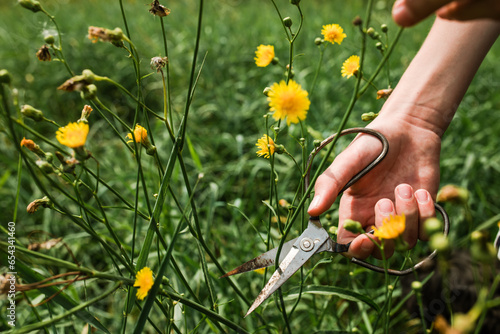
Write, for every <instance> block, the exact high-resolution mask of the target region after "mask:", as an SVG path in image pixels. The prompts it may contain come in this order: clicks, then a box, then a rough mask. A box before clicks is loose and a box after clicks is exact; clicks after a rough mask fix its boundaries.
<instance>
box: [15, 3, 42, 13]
mask: <svg viewBox="0 0 500 334" xmlns="http://www.w3.org/2000/svg"><path fill="white" fill-rule="evenodd" d="M19 4H20V5H21V7H24V8H26V9H29V10H31V11H32V12H33V13H36V12H39V11H40V10H42V6H41V5H40V2H38V1H36V0H19Z"/></svg>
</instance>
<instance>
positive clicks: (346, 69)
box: [341, 56, 359, 79]
mask: <svg viewBox="0 0 500 334" xmlns="http://www.w3.org/2000/svg"><path fill="white" fill-rule="evenodd" d="M358 71H359V57H358V56H350V57H349V58H348V59H347V60H346V61H344V64H342V70H341V73H342V76H343V77H347V79H349V78H350V77H352V76H353V75H356V74H358Z"/></svg>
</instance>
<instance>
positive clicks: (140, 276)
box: [134, 267, 154, 300]
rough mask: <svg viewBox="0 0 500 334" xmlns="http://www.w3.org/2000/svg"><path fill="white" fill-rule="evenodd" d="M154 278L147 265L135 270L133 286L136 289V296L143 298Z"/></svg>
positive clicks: (151, 285)
mask: <svg viewBox="0 0 500 334" xmlns="http://www.w3.org/2000/svg"><path fill="white" fill-rule="evenodd" d="M153 284H154V279H153V272H152V271H151V269H149V268H148V267H144V268H142V269H141V270H139V271H138V272H137V275H135V282H134V287H138V288H139V289H137V298H138V299H139V300H143V299H144V298H145V297H146V296H147V295H148V292H149V290H151V287H153Z"/></svg>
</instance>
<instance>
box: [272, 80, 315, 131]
mask: <svg viewBox="0 0 500 334" xmlns="http://www.w3.org/2000/svg"><path fill="white" fill-rule="evenodd" d="M307 96H308V93H307V91H305V90H304V89H302V87H301V86H300V85H299V84H298V83H296V82H295V81H293V80H290V81H289V82H288V84H286V82H285V81H283V80H282V81H281V82H280V83H274V84H273V85H272V86H271V91H270V92H269V93H268V97H267V100H268V101H269V107H270V111H272V112H274V113H273V118H274V119H275V120H283V119H285V118H286V123H287V124H288V125H290V123H298V122H299V120H301V121H303V120H304V119H306V115H307V110H309V105H310V104H311V101H309V98H308V97H307Z"/></svg>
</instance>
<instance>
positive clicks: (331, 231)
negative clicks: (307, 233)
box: [328, 226, 338, 235]
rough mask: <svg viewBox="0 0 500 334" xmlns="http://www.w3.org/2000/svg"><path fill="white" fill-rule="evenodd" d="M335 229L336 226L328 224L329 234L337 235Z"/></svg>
mask: <svg viewBox="0 0 500 334" xmlns="http://www.w3.org/2000/svg"><path fill="white" fill-rule="evenodd" d="M337 230H338V228H337V226H330V228H329V229H328V232H329V233H330V234H333V235H337Z"/></svg>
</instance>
